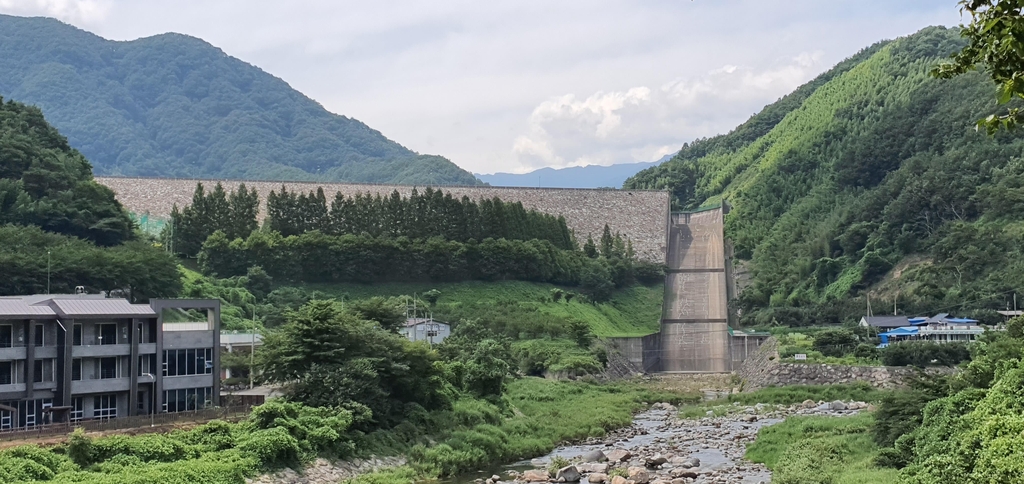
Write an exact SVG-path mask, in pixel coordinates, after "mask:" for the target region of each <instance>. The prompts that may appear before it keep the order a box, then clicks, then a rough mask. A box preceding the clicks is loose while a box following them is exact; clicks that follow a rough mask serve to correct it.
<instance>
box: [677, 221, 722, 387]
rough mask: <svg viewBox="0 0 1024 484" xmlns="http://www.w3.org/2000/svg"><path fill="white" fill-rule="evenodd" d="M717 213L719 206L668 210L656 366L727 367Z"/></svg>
mask: <svg viewBox="0 0 1024 484" xmlns="http://www.w3.org/2000/svg"><path fill="white" fill-rule="evenodd" d="M723 216H724V215H723V213H722V209H721V208H716V209H712V210H705V211H702V212H697V213H680V214H672V220H671V221H672V225H671V226H670V227H669V249H668V250H669V252H668V274H666V276H665V303H664V306H663V308H664V309H663V313H662V319H661V343H662V352H661V362H660V367H661V371H682V372H702V373H706V372H712V373H715V372H727V371H730V370H731V369H732V360H731V359H730V356H729V354H730V348H729V344H730V342H729V338H730V336H729V324H728V323H729V319H728V318H729V310H728V297H727V293H728V290H727V284H726V272H725V234H724V225H723V224H724V219H723Z"/></svg>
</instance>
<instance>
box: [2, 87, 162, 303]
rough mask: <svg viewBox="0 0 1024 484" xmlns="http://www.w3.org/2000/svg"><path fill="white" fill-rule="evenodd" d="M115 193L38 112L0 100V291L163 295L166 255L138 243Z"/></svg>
mask: <svg viewBox="0 0 1024 484" xmlns="http://www.w3.org/2000/svg"><path fill="white" fill-rule="evenodd" d="M134 228H135V225H134V224H133V222H132V220H131V218H129V217H128V213H127V212H125V210H124V208H122V207H121V204H120V203H119V202H118V201H117V199H115V198H114V193H113V192H112V191H110V189H108V188H107V187H105V186H103V185H100V184H99V183H96V182H95V181H94V180H93V178H92V170H91V167H90V166H89V162H88V161H87V160H86V159H85V158H84V157H83V156H82V154H81V153H79V152H78V151H76V150H75V149H73V148H71V146H69V145H68V140H67V139H66V138H64V137H63V136H61V134H60V133H59V132H58V131H57V130H56V129H54V128H53V126H51V125H50V124H49V123H47V122H46V119H44V118H43V114H42V113H41V112H39V109H37V108H35V107H32V106H26V105H24V104H21V103H18V102H14V101H6V102H4V99H3V98H2V97H0V274H2V275H3V277H2V278H0V296H7V295H13V294H33V293H39V294H41V293H44V292H46V293H49V292H53V293H70V292H72V291H74V290H75V288H76V287H78V286H84V287H85V288H86V289H87V290H88V291H89V292H99V291H117V292H120V293H122V294H123V295H125V296H126V297H129V298H131V299H133V300H145V299H148V298H150V297H154V296H170V295H174V294H176V293H177V292H178V289H179V288H180V287H181V281H180V278H179V276H178V271H177V270H176V269H175V263H174V259H173V258H172V257H171V256H170V254H168V253H166V252H164V251H163V250H160V249H158V248H156V247H154V246H153V245H152V244H150V243H146V242H145V241H143V240H139V239H140V236H139V235H138V234H136V233H135V231H134Z"/></svg>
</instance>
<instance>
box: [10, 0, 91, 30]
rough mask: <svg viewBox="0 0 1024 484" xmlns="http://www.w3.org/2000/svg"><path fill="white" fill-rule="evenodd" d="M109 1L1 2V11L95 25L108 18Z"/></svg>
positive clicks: (46, 0)
mask: <svg viewBox="0 0 1024 484" xmlns="http://www.w3.org/2000/svg"><path fill="white" fill-rule="evenodd" d="M110 7H111V4H110V1H109V0H0V11H3V12H5V13H10V14H14V15H30V16H44V17H55V18H58V19H61V20H64V21H66V22H70V23H78V22H81V23H86V24H89V23H95V22H98V21H101V20H103V19H104V18H106V16H107V13H108V12H109V11H110Z"/></svg>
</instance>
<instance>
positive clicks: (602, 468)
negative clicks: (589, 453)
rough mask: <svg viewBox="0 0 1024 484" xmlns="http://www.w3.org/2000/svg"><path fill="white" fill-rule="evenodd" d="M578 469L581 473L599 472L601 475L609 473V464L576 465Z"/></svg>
mask: <svg viewBox="0 0 1024 484" xmlns="http://www.w3.org/2000/svg"><path fill="white" fill-rule="evenodd" d="M576 469H577V470H579V471H580V472H598V473H601V474H606V473H608V464H598V463H596V462H588V463H585V464H576Z"/></svg>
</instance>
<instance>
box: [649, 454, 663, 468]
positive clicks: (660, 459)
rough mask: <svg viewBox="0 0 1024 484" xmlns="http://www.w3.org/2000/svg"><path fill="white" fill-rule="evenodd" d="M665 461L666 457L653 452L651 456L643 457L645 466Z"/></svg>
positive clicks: (656, 464) (657, 464)
mask: <svg viewBox="0 0 1024 484" xmlns="http://www.w3.org/2000/svg"><path fill="white" fill-rule="evenodd" d="M666 462H668V459H667V458H665V456H663V455H661V454H654V455H653V456H651V457H648V458H646V459H644V465H646V466H647V467H658V466H660V465H662V464H664V463H666Z"/></svg>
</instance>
